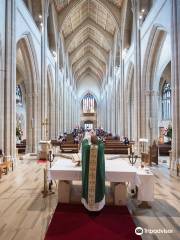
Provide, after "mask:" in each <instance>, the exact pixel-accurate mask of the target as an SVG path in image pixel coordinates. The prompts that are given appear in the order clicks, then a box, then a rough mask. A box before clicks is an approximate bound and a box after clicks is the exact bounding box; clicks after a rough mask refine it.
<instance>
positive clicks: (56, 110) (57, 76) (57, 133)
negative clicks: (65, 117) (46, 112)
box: [54, 34, 61, 138]
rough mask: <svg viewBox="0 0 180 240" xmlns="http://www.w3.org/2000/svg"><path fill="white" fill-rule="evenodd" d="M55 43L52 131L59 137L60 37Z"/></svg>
mask: <svg viewBox="0 0 180 240" xmlns="http://www.w3.org/2000/svg"><path fill="white" fill-rule="evenodd" d="M57 36H58V37H57V42H56V63H55V122H54V125H55V129H54V135H55V136H54V137H56V138H57V137H58V136H59V132H60V116H59V111H60V99H59V97H60V91H61V89H60V84H59V52H60V36H59V34H57Z"/></svg>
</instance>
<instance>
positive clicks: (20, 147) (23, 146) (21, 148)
mask: <svg viewBox="0 0 180 240" xmlns="http://www.w3.org/2000/svg"><path fill="white" fill-rule="evenodd" d="M16 148H17V149H18V154H25V153H26V140H22V141H21V143H17V144H16Z"/></svg>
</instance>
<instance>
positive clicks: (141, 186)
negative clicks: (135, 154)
mask: <svg viewBox="0 0 180 240" xmlns="http://www.w3.org/2000/svg"><path fill="white" fill-rule="evenodd" d="M48 177H49V180H58V181H59V187H58V189H59V190H58V192H59V201H60V202H69V199H70V194H71V182H72V181H81V166H75V165H74V163H73V162H72V160H70V159H63V158H60V159H58V160H57V161H56V162H55V163H54V165H53V166H52V168H51V169H49V170H48ZM105 178H106V179H105V180H106V181H107V182H110V183H111V184H112V185H114V204H115V205H124V204H125V203H126V198H127V188H126V183H130V184H131V186H137V188H138V194H137V199H138V200H139V201H146V202H150V201H153V199H154V176H153V173H152V172H151V171H150V170H148V169H141V168H137V167H136V166H131V165H130V164H129V162H128V159H120V158H119V159H113V160H105ZM63 194H64V196H63Z"/></svg>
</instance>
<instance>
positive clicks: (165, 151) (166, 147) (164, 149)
mask: <svg viewBox="0 0 180 240" xmlns="http://www.w3.org/2000/svg"><path fill="white" fill-rule="evenodd" d="M158 148H159V156H169V151H170V150H171V144H169V143H163V144H159V145H158Z"/></svg>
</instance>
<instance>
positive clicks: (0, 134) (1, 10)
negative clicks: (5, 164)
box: [0, 0, 6, 151]
mask: <svg viewBox="0 0 180 240" xmlns="http://www.w3.org/2000/svg"><path fill="white" fill-rule="evenodd" d="M5 2H6V1H5V0H4V1H0V14H1V22H0V29H1V30H0V32H1V33H2V35H0V51H1V56H0V84H1V87H0V96H1V101H0V112H1V114H0V149H2V150H3V151H4V100H5V99H4V84H5V82H4V79H5V61H4V60H5V44H6V41H5V22H6V17H5V16H6V8H5V6H6V3H5Z"/></svg>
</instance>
